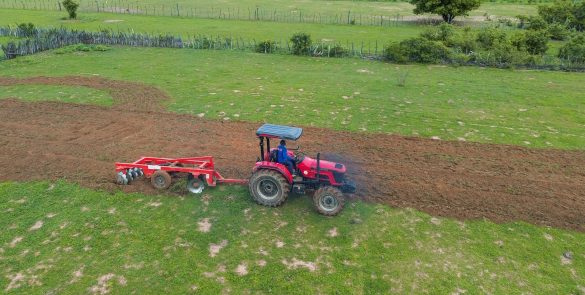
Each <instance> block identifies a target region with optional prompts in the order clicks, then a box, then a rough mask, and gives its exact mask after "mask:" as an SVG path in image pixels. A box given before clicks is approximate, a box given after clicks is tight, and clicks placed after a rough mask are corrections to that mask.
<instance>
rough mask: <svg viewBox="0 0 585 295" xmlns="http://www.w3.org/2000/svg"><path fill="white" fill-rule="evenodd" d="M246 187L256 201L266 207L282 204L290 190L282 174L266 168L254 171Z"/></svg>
mask: <svg viewBox="0 0 585 295" xmlns="http://www.w3.org/2000/svg"><path fill="white" fill-rule="evenodd" d="M248 187H249V189H250V194H251V195H252V197H254V200H255V201H256V203H258V204H260V205H264V206H268V207H277V206H280V205H282V203H284V201H286V198H287V197H288V192H289V191H290V184H289V183H288V181H286V179H285V178H284V176H282V174H280V173H279V172H277V171H273V170H267V169H261V170H258V171H256V173H254V174H253V175H252V177H251V178H250V182H249V184H248Z"/></svg>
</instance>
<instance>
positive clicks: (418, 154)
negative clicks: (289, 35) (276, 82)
mask: <svg viewBox="0 0 585 295" xmlns="http://www.w3.org/2000/svg"><path fill="white" fill-rule="evenodd" d="M22 83H31V84H62V85H83V86H87V87H95V88H99V89H103V90H108V91H109V92H110V93H111V94H112V96H113V97H114V99H115V100H116V101H117V104H116V105H115V106H114V107H113V108H106V107H97V106H87V105H75V104H64V103H52V102H41V103H26V102H22V101H18V100H15V99H4V100H0V118H2V119H1V120H0V167H2V169H0V181H5V180H17V181H28V180H44V179H48V180H56V179H66V180H68V181H73V182H76V183H79V184H81V185H83V186H86V187H90V188H98V189H105V190H109V191H115V190H118V189H122V190H124V191H127V192H132V191H140V192H144V193H154V192H155V191H154V190H153V189H152V188H151V187H150V185H149V184H148V182H147V181H138V182H136V183H133V184H132V185H130V186H118V185H116V184H114V182H113V181H114V177H113V168H114V167H113V163H114V162H116V161H133V160H136V159H137V158H139V157H140V156H165V157H183V156H203V155H213V156H214V157H215V159H216V161H217V165H218V167H219V170H220V172H221V173H222V174H224V175H225V176H228V177H234V178H240V177H242V178H246V177H248V176H249V175H250V172H251V167H252V166H253V164H254V162H255V159H256V158H257V157H258V146H257V140H256V138H255V136H254V134H255V130H256V128H257V127H258V126H259V124H258V123H244V122H223V121H214V120H204V119H199V118H195V117H193V116H190V115H180V114H174V113H168V112H164V111H162V110H161V108H160V107H159V102H160V101H161V100H165V99H167V96H166V95H165V94H164V93H163V92H161V91H160V90H158V89H155V88H152V87H149V86H145V85H140V84H136V83H129V82H120V81H110V80H106V79H101V78H79V77H65V78H43V77H39V78H32V79H26V80H21V79H6V78H0V85H2V84H3V85H7V84H10V85H12V84H22ZM299 143H300V144H301V145H302V148H303V150H304V151H305V152H306V153H307V154H309V155H313V154H316V152H317V151H321V152H322V155H324V156H323V158H326V159H330V160H334V161H339V162H344V163H346V164H347V166H348V169H349V171H350V172H349V176H350V177H351V178H352V179H354V180H355V181H356V183H357V184H358V193H357V194H356V195H355V197H357V198H362V199H364V200H367V201H372V202H379V203H384V204H389V205H392V206H397V207H411V208H416V209H419V210H422V211H425V212H428V213H430V214H432V215H438V216H449V217H455V218H459V219H473V218H488V219H491V220H493V221H496V222H507V221H517V220H522V221H526V222H530V223H533V224H540V225H550V226H555V227H561V228H569V229H575V230H578V231H585V214H584V212H585V152H582V151H561V150H538V149H526V148H521V147H516V146H505V145H491V144H478V143H467V142H449V141H436V140H428V139H421V138H410V137H402V136H393V135H382V134H363V133H352V132H341V131H331V130H327V129H318V128H306V129H305V133H304V136H303V138H302V139H301V141H300V142H299Z"/></svg>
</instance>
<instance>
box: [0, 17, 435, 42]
mask: <svg viewBox="0 0 585 295" xmlns="http://www.w3.org/2000/svg"><path fill="white" fill-rule="evenodd" d="M62 15H63V14H62V13H59V12H54V11H31V10H10V9H0V26H8V25H10V26H15V25H16V24H17V23H23V22H27V23H28V22H31V23H34V24H35V25H36V26H52V27H61V26H63V27H67V28H72V29H82V30H93V31H96V30H101V29H112V30H114V31H135V32H146V33H161V34H177V35H182V36H184V37H189V36H191V37H193V36H197V35H205V36H221V37H239V38H243V39H246V40H248V41H251V40H253V39H255V40H257V41H261V40H266V39H273V40H276V41H282V42H284V41H286V40H288V39H290V37H291V36H292V35H293V34H294V33H297V32H307V33H309V34H311V35H312V38H313V40H315V41H316V42H319V41H327V42H340V43H342V44H344V45H345V44H346V42H355V44H356V46H357V44H360V45H361V43H362V42H365V43H366V45H367V44H369V45H370V46H375V43H376V42H378V44H379V47H380V48H382V46H383V45H384V44H386V43H388V42H390V41H400V40H403V39H407V38H410V37H413V36H416V35H418V34H419V33H420V32H421V31H422V30H423V29H424V27H422V26H414V25H399V26H392V27H368V26H350V25H321V24H289V23H271V22H251V21H222V20H211V19H191V18H176V17H152V16H151V17H147V16H135V15H124V14H108V13H92V14H83V15H80V17H79V19H78V20H74V21H70V20H62V19H61V17H62Z"/></svg>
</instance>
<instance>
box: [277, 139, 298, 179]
mask: <svg viewBox="0 0 585 295" xmlns="http://www.w3.org/2000/svg"><path fill="white" fill-rule="evenodd" d="M276 160H277V162H278V163H280V164H283V165H285V166H286V168H287V169H288V171H290V174H294V171H295V170H294V169H295V166H294V165H295V164H294V163H295V161H294V159H293V158H291V157H290V156H289V155H288V150H287V149H286V141H284V139H283V140H281V141H280V145H279V146H278V156H277V159H276Z"/></svg>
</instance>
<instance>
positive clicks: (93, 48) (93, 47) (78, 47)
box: [55, 44, 111, 54]
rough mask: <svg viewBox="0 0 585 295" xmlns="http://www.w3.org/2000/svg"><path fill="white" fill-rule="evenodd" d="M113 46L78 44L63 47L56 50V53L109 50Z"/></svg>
mask: <svg viewBox="0 0 585 295" xmlns="http://www.w3.org/2000/svg"><path fill="white" fill-rule="evenodd" d="M110 49H111V48H110V47H108V46H105V45H87V44H76V45H70V46H65V47H61V48H59V49H56V50H55V53H56V54H67V53H73V52H90V51H108V50H110Z"/></svg>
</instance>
